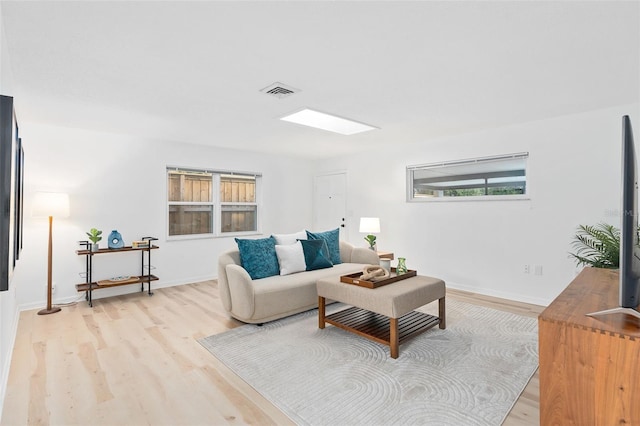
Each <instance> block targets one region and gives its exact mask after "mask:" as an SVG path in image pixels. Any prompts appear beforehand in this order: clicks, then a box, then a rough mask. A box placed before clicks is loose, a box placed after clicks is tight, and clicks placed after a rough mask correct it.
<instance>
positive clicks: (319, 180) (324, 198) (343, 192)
mask: <svg viewBox="0 0 640 426" xmlns="http://www.w3.org/2000/svg"><path fill="white" fill-rule="evenodd" d="M346 214H347V174H346V173H332V174H327V175H320V176H316V177H315V178H314V180H313V230H314V231H328V230H330V229H335V228H340V238H341V239H342V238H344V237H345V236H346V235H347V234H346V232H347V229H346V226H347V222H346V217H347V216H346Z"/></svg>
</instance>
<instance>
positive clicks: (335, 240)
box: [307, 228, 342, 265]
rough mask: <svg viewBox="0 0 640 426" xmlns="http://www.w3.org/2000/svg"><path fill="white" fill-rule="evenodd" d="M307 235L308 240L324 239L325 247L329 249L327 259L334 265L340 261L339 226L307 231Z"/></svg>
mask: <svg viewBox="0 0 640 426" xmlns="http://www.w3.org/2000/svg"><path fill="white" fill-rule="evenodd" d="M307 237H309V239H310V240H324V241H326V243H327V248H328V249H329V260H330V261H331V263H333V264H334V265H337V264H339V263H342V261H341V260H340V228H336V229H334V230H331V231H325V232H309V231H307Z"/></svg>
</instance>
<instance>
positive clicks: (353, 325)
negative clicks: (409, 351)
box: [321, 306, 440, 358]
mask: <svg viewBox="0 0 640 426" xmlns="http://www.w3.org/2000/svg"><path fill="white" fill-rule="evenodd" d="M324 322H326V323H328V324H331V325H334V326H336V327H338V328H341V329H343V330H347V331H350V332H352V333H355V334H357V335H359V336H363V337H366V338H367V339H371V340H373V341H374V342H378V343H382V344H383V345H387V346H389V347H391V352H392V357H393V358H397V356H398V355H397V353H398V347H397V346H398V345H399V344H402V343H404V342H405V341H406V340H408V339H409V338H411V337H414V336H415V335H417V334H419V333H422V332H423V331H426V330H428V329H430V328H431V327H434V326H436V325H438V324H440V318H438V317H435V316H433V315H428V314H425V313H422V312H418V311H411V312H409V313H408V314H406V315H403V316H402V317H400V318H389V317H386V316H384V315H380V314H377V313H375V312H371V311H367V310H366V309H361V308H357V307H355V306H354V307H351V308H348V309H345V310H343V311H339V312H336V313H333V314H331V315H327V316H325V317H324ZM394 323H395V326H394ZM321 328H323V327H321ZM394 328H395V330H396V331H395V332H394ZM394 334H395V336H394ZM394 346H395V348H394ZM394 354H395V356H393V355H394Z"/></svg>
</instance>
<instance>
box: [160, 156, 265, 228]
mask: <svg viewBox="0 0 640 426" xmlns="http://www.w3.org/2000/svg"><path fill="white" fill-rule="evenodd" d="M259 181H260V175H259V174H255V173H238V172H218V171H210V170H191V169H182V168H176V167H169V168H167V201H168V210H169V214H168V233H169V237H177V236H226V235H242V234H251V233H257V232H258V229H259V220H258V212H259V206H258V188H259ZM214 188H216V189H215V190H214Z"/></svg>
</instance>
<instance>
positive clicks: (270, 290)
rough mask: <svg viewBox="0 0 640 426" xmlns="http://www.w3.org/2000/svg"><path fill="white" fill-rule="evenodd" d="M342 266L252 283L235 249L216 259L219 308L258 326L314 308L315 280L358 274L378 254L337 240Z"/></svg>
mask: <svg viewBox="0 0 640 426" xmlns="http://www.w3.org/2000/svg"><path fill="white" fill-rule="evenodd" d="M340 260H341V261H342V263H340V264H337V265H334V266H333V267H331V268H326V269H317V270H315V271H305V272H298V273H295V274H291V275H282V276H281V275H277V276H273V277H267V278H261V279H257V280H252V279H251V277H250V276H249V273H248V272H247V271H246V270H245V269H244V268H243V267H242V266H240V265H241V264H240V252H239V251H238V249H237V248H236V249H234V250H229V251H227V252H224V253H222V254H221V255H220V257H219V258H218V289H219V291H220V299H221V300H222V306H224V309H225V310H226V311H227V312H229V314H230V315H231V316H232V317H234V318H236V319H238V320H240V321H242V322H247V323H253V324H261V323H264V322H267V321H273V320H275V319H278V318H283V317H286V316H289V315H293V314H296V313H298V312H303V311H307V310H309V309H313V308H316V307H317V306H318V292H317V290H316V281H317V280H318V279H321V278H327V277H331V276H339V275H345V274H349V273H353V272H358V271H361V270H362V268H363V267H364V266H365V265H378V264H379V263H380V260H379V258H378V255H377V254H376V253H375V252H374V251H372V250H370V249H368V248H363V247H354V246H353V245H351V244H349V243H347V242H345V241H340Z"/></svg>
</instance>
